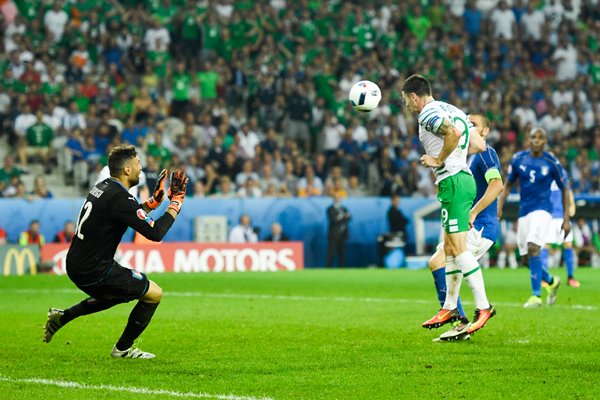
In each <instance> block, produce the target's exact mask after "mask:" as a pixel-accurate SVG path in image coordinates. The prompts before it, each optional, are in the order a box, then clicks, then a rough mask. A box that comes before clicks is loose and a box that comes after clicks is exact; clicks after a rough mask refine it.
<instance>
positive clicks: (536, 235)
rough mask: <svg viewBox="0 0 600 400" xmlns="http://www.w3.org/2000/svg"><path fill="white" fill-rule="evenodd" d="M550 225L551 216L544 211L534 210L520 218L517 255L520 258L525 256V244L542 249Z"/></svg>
mask: <svg viewBox="0 0 600 400" xmlns="http://www.w3.org/2000/svg"><path fill="white" fill-rule="evenodd" d="M551 223H552V214H550V213H549V212H548V211H544V210H535V211H532V212H530V213H529V214H527V215H525V216H524V217H520V218H519V227H518V229H517V241H518V243H517V244H518V245H519V254H521V255H522V256H524V255H526V254H527V243H533V244H537V245H538V246H540V247H544V246H545V245H546V237H547V236H548V231H549V230H550V224H551Z"/></svg>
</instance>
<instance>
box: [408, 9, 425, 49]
mask: <svg viewBox="0 0 600 400" xmlns="http://www.w3.org/2000/svg"><path fill="white" fill-rule="evenodd" d="M406 23H407V24H408V29H409V30H410V31H411V32H412V34H413V35H415V36H416V38H417V39H418V41H419V43H421V42H422V41H423V39H424V38H425V35H427V31H428V30H429V28H431V21H430V20H429V18H427V17H426V16H424V15H423V9H422V8H421V6H419V5H415V7H414V8H413V14H409V15H408V16H407V17H406Z"/></svg>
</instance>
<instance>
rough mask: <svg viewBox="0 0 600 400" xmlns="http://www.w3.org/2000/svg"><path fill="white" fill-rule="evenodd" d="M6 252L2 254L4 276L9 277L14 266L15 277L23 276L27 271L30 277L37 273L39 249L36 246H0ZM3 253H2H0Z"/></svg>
mask: <svg viewBox="0 0 600 400" xmlns="http://www.w3.org/2000/svg"><path fill="white" fill-rule="evenodd" d="M1 247H2V248H3V249H2V250H6V252H5V254H4V276H8V275H11V274H12V273H11V272H12V271H13V268H12V266H13V265H14V266H15V268H14V271H15V272H16V274H17V275H19V276H21V275H25V273H26V272H27V271H29V273H30V274H31V275H35V274H36V273H37V259H38V258H39V248H38V247H37V246H26V247H22V246H1ZM1 253H4V251H0V256H1V255H2V254H1Z"/></svg>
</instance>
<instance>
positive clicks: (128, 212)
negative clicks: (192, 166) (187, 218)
mask: <svg viewBox="0 0 600 400" xmlns="http://www.w3.org/2000/svg"><path fill="white" fill-rule="evenodd" d="M170 181H171V182H170V187H169V193H168V197H169V200H170V203H169V206H168V208H167V211H166V212H165V214H163V216H162V217H160V218H159V219H158V220H156V221H154V220H153V219H152V218H150V217H149V216H148V215H147V214H146V212H145V210H144V207H143V206H141V205H140V204H139V203H138V202H137V200H136V199H134V198H133V197H132V196H128V197H127V198H125V197H123V198H122V199H120V200H119V201H118V202H117V204H116V205H115V208H114V209H113V216H114V217H115V218H116V219H117V220H119V221H121V222H123V223H125V224H127V226H129V227H131V228H133V229H134V230H135V231H136V232H139V233H141V234H142V235H143V236H144V237H146V238H147V239H150V240H152V241H154V242H160V241H161V240H162V239H163V237H164V236H165V235H166V234H167V232H168V231H169V229H170V228H171V225H173V222H175V219H176V218H177V215H178V214H179V211H180V210H181V206H182V205H183V199H184V197H185V192H186V187H187V184H188V182H189V178H186V176H185V173H183V172H182V171H180V170H178V169H177V170H175V171H173V173H171V179H170Z"/></svg>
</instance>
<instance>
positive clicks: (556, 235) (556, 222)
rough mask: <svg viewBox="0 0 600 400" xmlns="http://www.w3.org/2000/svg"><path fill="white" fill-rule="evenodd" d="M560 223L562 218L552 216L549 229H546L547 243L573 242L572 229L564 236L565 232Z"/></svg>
mask: <svg viewBox="0 0 600 400" xmlns="http://www.w3.org/2000/svg"><path fill="white" fill-rule="evenodd" d="M562 224H563V219H562V218H552V222H550V229H549V230H548V235H547V236H546V243H547V244H563V243H572V242H573V230H571V232H569V234H568V235H567V237H566V238H565V233H564V232H563V230H562Z"/></svg>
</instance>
